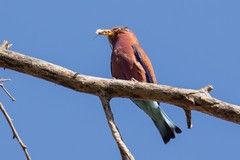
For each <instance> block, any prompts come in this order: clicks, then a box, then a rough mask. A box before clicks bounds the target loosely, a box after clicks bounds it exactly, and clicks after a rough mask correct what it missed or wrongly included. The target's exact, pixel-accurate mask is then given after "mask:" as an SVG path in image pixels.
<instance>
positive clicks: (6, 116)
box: [0, 103, 31, 160]
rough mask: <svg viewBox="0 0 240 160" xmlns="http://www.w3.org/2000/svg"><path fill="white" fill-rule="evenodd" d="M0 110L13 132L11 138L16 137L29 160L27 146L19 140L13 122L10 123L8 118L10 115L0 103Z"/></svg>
mask: <svg viewBox="0 0 240 160" xmlns="http://www.w3.org/2000/svg"><path fill="white" fill-rule="evenodd" d="M0 110H1V111H2V113H3V115H4V116H5V118H6V120H7V122H8V124H9V126H10V127H11V129H12V132H13V139H14V138H16V139H17V141H18V143H19V144H20V146H21V147H22V149H23V152H24V153H25V155H26V157H27V160H31V157H30V155H29V153H28V151H27V146H26V145H25V144H24V143H23V141H22V140H21V138H20V137H19V135H18V133H17V130H16V129H15V127H14V125H13V123H12V120H11V118H10V116H9V115H8V113H7V111H6V110H5V108H4V107H3V105H2V103H0Z"/></svg>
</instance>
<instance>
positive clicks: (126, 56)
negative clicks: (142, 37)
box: [108, 28, 157, 83]
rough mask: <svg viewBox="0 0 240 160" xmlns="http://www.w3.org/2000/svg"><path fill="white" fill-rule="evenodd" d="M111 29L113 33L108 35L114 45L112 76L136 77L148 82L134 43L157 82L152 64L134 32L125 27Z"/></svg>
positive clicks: (118, 77) (138, 79) (129, 78)
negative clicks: (122, 28)
mask: <svg viewBox="0 0 240 160" xmlns="http://www.w3.org/2000/svg"><path fill="white" fill-rule="evenodd" d="M111 31H112V32H113V35H112V36H108V39H109V42H110V43H111V46H112V57H111V71H112V76H113V77H114V78H117V79H125V80H131V79H132V78H134V79H136V80H137V81H140V82H147V77H146V71H145V70H144V68H143V66H142V65H141V64H140V62H139V61H138V60H137V58H136V56H135V53H134V50H133V48H132V45H134V46H135V47H136V48H137V49H138V51H139V53H140V55H141V57H142V60H143V62H144V63H145V65H146V67H147V69H148V70H149V72H150V76H151V78H152V80H153V83H157V80H156V77H155V75H154V70H153V67H152V64H151V62H150V60H149V58H148V56H147V55H146V53H145V52H144V50H143V49H142V48H141V47H140V45H139V44H138V40H137V38H136V36H135V35H134V33H133V32H132V31H130V30H129V29H127V28H124V30H116V29H115V28H113V29H112V30H111Z"/></svg>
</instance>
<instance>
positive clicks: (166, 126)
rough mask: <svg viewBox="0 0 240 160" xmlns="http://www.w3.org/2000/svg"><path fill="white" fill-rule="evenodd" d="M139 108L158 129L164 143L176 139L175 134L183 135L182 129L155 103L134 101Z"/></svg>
mask: <svg viewBox="0 0 240 160" xmlns="http://www.w3.org/2000/svg"><path fill="white" fill-rule="evenodd" d="M132 101H133V102H134V103H135V104H136V105H137V106H138V107H139V108H141V109H142V110H143V111H144V112H145V113H147V114H148V115H149V116H150V117H151V118H152V120H153V122H154V124H155V125H156V127H157V128H158V130H159V132H160V134H161V136H162V139H163V141H164V143H165V144H166V143H168V142H169V141H170V139H171V138H175V132H176V133H181V132H182V131H181V129H180V128H179V127H178V126H176V125H175V124H174V123H173V122H172V120H171V119H170V118H169V117H168V116H167V115H166V114H165V113H164V111H163V110H162V109H161V108H160V107H159V104H158V103H157V102H155V101H143V100H132Z"/></svg>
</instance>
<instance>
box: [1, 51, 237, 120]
mask: <svg viewBox="0 0 240 160" xmlns="http://www.w3.org/2000/svg"><path fill="white" fill-rule="evenodd" d="M0 67H2V68H8V69H11V70H15V71H18V72H22V73H26V74H29V75H32V76H35V77H39V78H42V79H45V80H47V81H50V82H53V83H56V84H59V85H62V86H65V87H67V88H70V89H73V90H76V91H79V92H84V93H89V94H94V95H97V96H101V94H102V93H103V92H104V94H106V95H107V96H108V97H111V98H112V97H125V98H129V97H131V98H139V99H148V100H156V101H159V102H165V103H169V104H174V105H176V106H181V107H182V108H184V109H188V110H197V111H200V112H203V113H206V114H209V115H212V116H215V117H218V118H221V119H224V120H228V121H231V122H235V123H238V124H240V107H239V106H236V105H233V104H229V103H226V102H222V101H220V100H218V99H216V98H213V97H211V96H210V95H209V94H208V92H207V91H206V90H205V89H201V90H192V89H181V88H175V87H170V86H164V85H155V84H147V83H139V82H130V81H124V80H110V79H104V78H97V77H91V76H85V75H81V74H78V73H76V72H73V71H71V70H69V69H66V68H63V67H61V66H57V65H54V64H52V63H48V62H46V61H42V60H40V59H36V58H32V57H29V56H25V55H22V54H20V53H17V52H13V51H10V50H6V49H5V48H3V47H1V48H0Z"/></svg>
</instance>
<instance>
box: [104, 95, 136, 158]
mask: <svg viewBox="0 0 240 160" xmlns="http://www.w3.org/2000/svg"><path fill="white" fill-rule="evenodd" d="M100 100H101V102H102V106H103V109H104V112H105V115H106V118H107V121H108V125H109V127H110V129H111V132H112V135H113V137H114V139H115V141H116V142H117V145H118V148H119V150H120V153H121V156H122V160H128V158H129V159H130V160H134V157H133V155H132V154H131V152H130V151H129V150H128V148H127V146H126V145H125V144H124V142H123V140H122V137H121V134H120V132H119V130H118V128H117V126H116V124H115V122H114V118H113V114H112V111H111V107H110V104H109V101H110V99H108V98H106V97H105V96H100Z"/></svg>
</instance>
